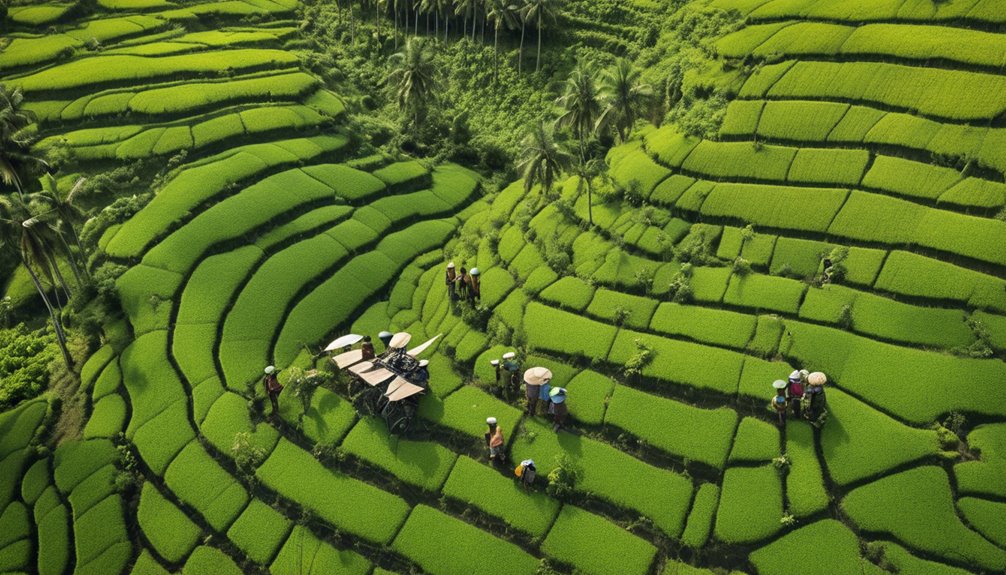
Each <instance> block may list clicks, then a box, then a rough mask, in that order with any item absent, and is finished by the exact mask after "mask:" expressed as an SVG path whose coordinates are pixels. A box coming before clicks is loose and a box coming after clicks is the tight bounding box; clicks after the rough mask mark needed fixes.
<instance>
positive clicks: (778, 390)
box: [772, 379, 788, 427]
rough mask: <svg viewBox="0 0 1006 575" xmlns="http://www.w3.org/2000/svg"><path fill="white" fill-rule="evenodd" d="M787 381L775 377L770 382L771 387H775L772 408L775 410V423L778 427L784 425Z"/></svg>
mask: <svg viewBox="0 0 1006 575" xmlns="http://www.w3.org/2000/svg"><path fill="white" fill-rule="evenodd" d="M787 386H788V383H787V382H785V381H783V380H781V379H777V380H775V381H774V382H773V383H772V387H773V388H775V397H773V398H772V408H773V409H774V410H775V413H776V417H778V418H779V420H778V422H777V425H779V427H786V405H787V401H786V388H787Z"/></svg>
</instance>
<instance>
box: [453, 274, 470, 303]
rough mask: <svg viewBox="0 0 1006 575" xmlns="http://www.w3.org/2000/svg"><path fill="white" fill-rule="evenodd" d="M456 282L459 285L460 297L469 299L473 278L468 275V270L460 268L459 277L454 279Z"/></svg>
mask: <svg viewBox="0 0 1006 575" xmlns="http://www.w3.org/2000/svg"><path fill="white" fill-rule="evenodd" d="M454 283H456V284H457V286H458V299H460V300H467V299H468V297H469V296H468V292H469V288H470V286H471V278H469V277H468V270H466V269H465V268H463V267H462V268H458V279H456V280H454Z"/></svg>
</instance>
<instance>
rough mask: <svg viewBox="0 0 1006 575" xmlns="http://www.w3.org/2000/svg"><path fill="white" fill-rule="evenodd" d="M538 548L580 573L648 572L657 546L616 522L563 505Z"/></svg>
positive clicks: (605, 574)
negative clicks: (574, 567) (629, 531)
mask: <svg viewBox="0 0 1006 575" xmlns="http://www.w3.org/2000/svg"><path fill="white" fill-rule="evenodd" d="M541 548H542V551H544V552H545V553H546V554H547V555H549V556H551V557H554V558H556V559H558V560H559V561H562V562H564V563H569V564H572V565H574V566H576V568H577V569H578V570H581V571H583V572H584V573H591V574H594V575H608V574H610V575H615V574H623V573H624V574H629V573H638V574H640V575H642V574H644V573H649V571H650V566H651V565H652V564H653V560H654V558H655V557H656V554H657V549H656V548H655V547H654V546H653V545H651V544H650V543H649V542H647V541H644V540H643V539H640V538H638V537H636V536H634V535H632V534H631V533H628V532H627V531H626V530H624V529H622V528H621V527H619V526H618V525H615V524H613V523H610V522H608V521H607V520H605V519H603V518H602V517H599V516H597V515H594V514H592V513H588V512H587V511H584V510H582V509H579V508H577V507H573V506H572V505H565V506H563V508H562V511H561V512H560V513H559V517H558V518H557V519H556V521H555V525H553V526H552V529H551V530H549V532H548V537H546V538H545V541H544V542H543V543H542V546H541Z"/></svg>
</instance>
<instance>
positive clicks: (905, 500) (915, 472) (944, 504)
mask: <svg viewBox="0 0 1006 575" xmlns="http://www.w3.org/2000/svg"><path fill="white" fill-rule="evenodd" d="M842 508H843V509H844V510H845V512H846V513H847V514H848V516H849V518H850V519H852V521H853V522H854V523H855V524H856V525H857V527H859V528H860V529H866V530H869V531H875V532H882V533H888V534H890V535H892V536H893V537H895V538H897V539H898V540H900V541H903V542H904V543H906V544H908V545H911V546H912V547H915V548H918V549H921V550H923V551H926V552H929V553H932V554H934V555H936V556H940V557H946V558H947V559H950V560H952V561H957V562H968V563H973V564H975V565H978V566H980V567H981V568H984V569H993V570H1001V569H1003V568H1006V551H1003V550H1002V549H999V548H997V547H995V546H994V545H993V544H991V543H989V542H988V541H987V540H985V539H984V538H983V537H981V536H980V535H978V534H977V533H975V532H974V531H972V530H970V529H968V528H967V527H966V526H965V525H964V524H963V523H961V520H960V519H959V518H958V517H957V514H956V512H955V511H954V503H953V494H952V492H951V488H950V482H949V481H948V480H947V476H946V473H945V472H944V471H943V469H941V468H939V467H933V466H927V467H919V468H916V469H911V470H908V471H903V472H901V473H897V474H895V475H891V476H888V477H885V478H883V479H880V480H878V481H876V482H874V483H871V484H869V485H866V486H864V487H860V488H858V489H855V490H853V491H852V492H851V493H849V494H848V495H847V496H846V497H845V499H843V500H842ZM933 525H939V526H940V528H939V529H932V526H933Z"/></svg>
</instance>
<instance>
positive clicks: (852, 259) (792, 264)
mask: <svg viewBox="0 0 1006 575" xmlns="http://www.w3.org/2000/svg"><path fill="white" fill-rule="evenodd" d="M756 238H757V236H756ZM837 247H839V245H837V244H830V243H826V242H817V241H813V240H804V239H799V238H790V237H780V238H779V239H778V241H776V243H775V248H774V249H773V251H772V262H771V266H770V267H769V269H770V271H771V272H772V273H773V274H780V275H787V274H795V275H797V276H799V277H804V278H812V277H814V276H816V275H817V274H818V273H820V272H822V271H823V269H822V262H823V260H824V258H825V257H827V256H828V255H829V254H831V252H832V251H833V250H834V249H835V248H837ZM847 249H848V254H847V255H846V257H845V259H844V260H843V261H842V262H841V267H842V268H843V269H844V275H843V280H842V281H843V282H849V283H853V284H859V285H863V286H872V285H873V282H874V281H875V280H876V279H877V274H878V273H880V267H881V265H882V264H883V263H884V259H885V258H886V257H887V251H886V250H880V249H874V248H862V247H858V246H853V247H849V248H847ZM742 255H743V254H742ZM743 257H745V258H746V259H749V260H750V258H747V256H743Z"/></svg>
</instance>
